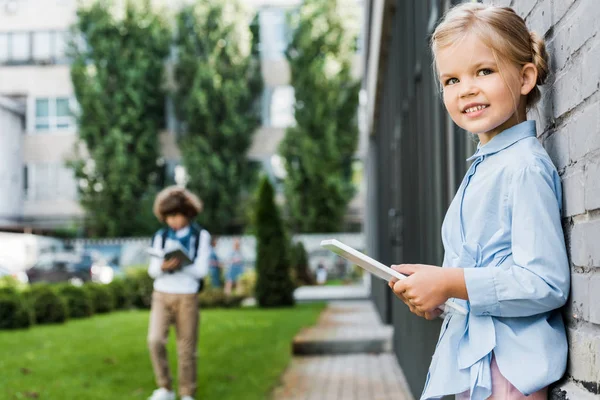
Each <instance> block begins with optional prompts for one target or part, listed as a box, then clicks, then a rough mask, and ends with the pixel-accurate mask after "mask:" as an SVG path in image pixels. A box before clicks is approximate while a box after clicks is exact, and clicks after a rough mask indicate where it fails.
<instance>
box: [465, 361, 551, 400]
mask: <svg viewBox="0 0 600 400" xmlns="http://www.w3.org/2000/svg"><path fill="white" fill-rule="evenodd" d="M490 367H491V369H492V395H491V396H490V397H488V398H487V400H548V388H544V389H542V390H539V391H537V392H535V393H532V394H530V395H529V396H525V395H524V394H523V393H521V392H519V390H518V389H517V388H516V387H514V386H513V385H512V383H510V382H509V381H508V379H506V378H505V377H504V376H503V375H502V374H501V373H500V370H499V369H498V364H496V357H493V356H492V364H491V366H490ZM456 400H469V391H466V392H463V393H460V394H457V395H456Z"/></svg>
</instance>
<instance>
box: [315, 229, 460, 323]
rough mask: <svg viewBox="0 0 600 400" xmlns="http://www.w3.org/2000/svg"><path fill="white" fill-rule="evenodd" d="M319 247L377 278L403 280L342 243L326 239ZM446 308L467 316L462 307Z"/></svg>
mask: <svg viewBox="0 0 600 400" xmlns="http://www.w3.org/2000/svg"><path fill="white" fill-rule="evenodd" d="M321 247H323V248H325V249H327V250H331V251H333V252H334V253H335V254H337V255H339V256H341V257H343V258H345V259H346V260H348V261H351V262H353V263H354V264H356V265H358V266H359V267H361V268H363V269H365V270H367V271H369V272H370V273H372V274H373V275H375V276H378V277H379V278H381V279H383V280H385V281H388V282H389V281H390V280H392V278H396V279H405V278H406V275H403V274H401V273H400V272H398V271H396V270H393V269H391V268H390V267H388V266H387V265H384V264H382V263H380V262H379V261H377V260H374V259H372V258H371V257H369V256H367V255H366V254H363V253H361V252H360V251H358V250H355V249H353V248H352V247H350V246H348V245H345V244H344V243H342V242H340V241H338V240H335V239H327V240H323V241H321ZM445 304H446V305H447V306H448V307H450V308H452V309H454V310H455V311H456V312H458V313H460V314H463V315H467V310H465V308H464V307H462V306H460V305H458V304H456V303H454V302H452V301H450V300H448V301H447V302H446V303H445ZM440 309H441V310H442V311H444V309H445V307H444V306H440Z"/></svg>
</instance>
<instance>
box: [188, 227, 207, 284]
mask: <svg viewBox="0 0 600 400" xmlns="http://www.w3.org/2000/svg"><path fill="white" fill-rule="evenodd" d="M196 254H197V255H198V256H197V257H196V259H195V260H194V263H193V264H192V265H188V266H187V267H185V268H184V269H183V272H185V273H186V274H190V275H192V276H193V277H194V278H196V279H200V278H204V277H205V276H206V274H207V273H208V265H209V263H210V233H208V231H207V230H205V229H203V230H202V231H201V232H200V240H198V248H197V249H196Z"/></svg>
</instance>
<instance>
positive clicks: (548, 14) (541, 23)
mask: <svg viewBox="0 0 600 400" xmlns="http://www.w3.org/2000/svg"><path fill="white" fill-rule="evenodd" d="M521 3H523V4H524V6H521V7H524V10H523V12H519V15H521V16H526V15H527V13H526V10H527V7H529V6H530V4H527V3H535V7H532V9H531V10H530V11H531V13H530V14H529V16H527V19H526V21H525V22H526V23H527V26H528V27H529V29H530V30H532V31H535V32H536V33H537V34H538V35H540V36H541V37H544V36H545V35H546V32H548V30H549V29H550V28H551V27H552V24H553V21H552V1H550V0H539V1H537V2H534V1H531V0H528V1H519V2H517V3H515V4H521ZM515 10H516V9H515Z"/></svg>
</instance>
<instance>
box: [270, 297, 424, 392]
mask: <svg viewBox="0 0 600 400" xmlns="http://www.w3.org/2000/svg"><path fill="white" fill-rule="evenodd" d="M382 327H383V328H389V327H385V326H384V325H382V324H381V321H380V319H379V316H378V314H377V313H376V311H375V308H374V307H373V305H372V303H371V302H370V301H362V302H332V303H330V304H329V305H328V307H327V308H326V310H325V311H324V312H323V314H322V315H321V317H320V318H319V321H318V322H317V324H316V325H315V326H314V327H311V328H310V329H308V330H305V331H303V332H302V333H301V334H299V335H298V337H303V338H310V337H319V338H323V337H326V338H328V340H331V341H335V340H338V341H341V342H344V341H346V340H348V339H350V338H351V336H352V330H354V335H355V336H357V337H359V338H360V337H362V338H368V337H371V338H373V337H378V335H379V334H380V332H381V328H382ZM335 328H339V329H335ZM387 333H390V332H389V331H387ZM300 399H302V400H363V399H379V400H392V399H393V400H413V397H412V395H411V394H410V391H409V389H408V384H407V383H406V378H405V377H404V374H403V373H402V370H401V369H400V366H399V365H398V362H397V361H396V357H395V356H394V354H393V353H392V352H391V351H390V350H388V351H387V352H385V353H380V354H373V353H357V354H335V355H330V354H327V355H319V356H310V357H303V356H295V357H294V358H293V359H292V362H291V364H290V366H289V367H288V369H287V371H286V373H285V374H284V376H283V378H282V385H281V386H280V387H278V388H276V389H275V390H274V392H273V400H300Z"/></svg>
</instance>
